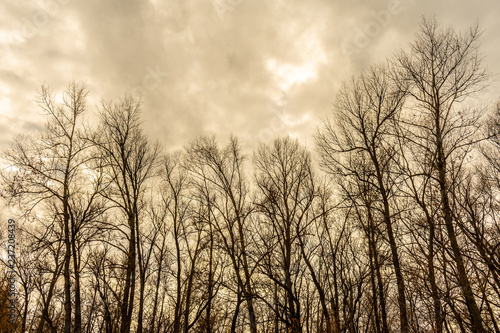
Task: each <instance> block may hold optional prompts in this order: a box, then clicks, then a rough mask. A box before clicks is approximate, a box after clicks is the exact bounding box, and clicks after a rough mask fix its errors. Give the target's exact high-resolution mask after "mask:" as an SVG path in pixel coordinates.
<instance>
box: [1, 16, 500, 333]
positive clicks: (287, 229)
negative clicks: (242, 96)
mask: <svg viewBox="0 0 500 333" xmlns="http://www.w3.org/2000/svg"><path fill="white" fill-rule="evenodd" d="M479 35H480V33H479V29H478V27H477V26H476V27H473V28H471V29H470V30H469V31H468V32H466V33H458V32H456V31H455V30H454V29H453V28H448V29H442V28H440V27H439V26H438V24H437V22H436V21H435V20H433V19H424V20H423V22H422V24H421V29H420V31H419V33H418V34H417V37H416V40H415V41H414V42H413V43H412V44H411V45H410V48H409V50H408V51H398V52H397V53H396V54H395V55H394V56H393V57H391V58H390V59H388V60H387V62H386V63H383V64H378V65H374V66H372V67H370V68H369V69H366V70H364V71H362V72H361V73H360V74H359V75H357V76H355V77H353V79H352V80H351V81H349V82H345V83H344V84H343V86H342V87H341V89H340V90H339V92H338V93H337V96H336V98H335V102H334V107H333V111H332V114H331V116H330V117H329V118H328V119H326V120H325V121H323V122H322V123H321V124H320V125H319V126H318V129H317V132H316V133H315V136H314V138H315V143H316V145H315V149H316V152H317V156H318V161H314V160H313V155H312V154H311V151H309V149H308V148H306V146H304V145H302V144H300V142H299V141H298V140H295V139H292V138H290V137H283V138H277V139H275V140H274V141H273V142H270V143H267V144H266V143H260V144H259V145H258V147H257V148H256V149H255V151H253V152H252V153H251V154H248V153H246V152H245V151H244V150H243V148H242V145H241V144H240V142H239V140H238V139H237V138H236V137H234V136H232V137H231V138H230V139H229V140H228V141H227V142H225V143H223V144H221V143H219V142H217V140H216V139H215V138H214V137H199V138H197V139H196V140H194V141H192V142H190V143H189V144H187V145H186V146H185V148H184V149H183V150H181V151H177V152H168V153H166V152H165V149H164V148H163V147H162V146H161V145H160V144H159V143H157V142H153V141H151V140H150V139H149V138H148V137H147V135H146V133H145V132H144V130H143V129H142V127H141V101H140V100H138V99H136V98H134V97H132V96H128V95H127V96H125V97H124V98H122V99H119V100H117V101H112V102H102V103H101V104H100V105H99V106H98V107H97V115H98V119H99V123H98V124H97V125H96V126H90V125H89V124H87V123H85V121H84V120H85V117H86V114H87V113H88V112H89V111H88V106H87V102H86V100H87V97H88V90H87V88H86V86H85V84H81V83H75V82H73V83H70V84H69V85H68V87H67V89H66V90H65V91H64V92H63V94H62V99H60V100H61V102H57V101H58V99H57V98H56V96H55V95H54V94H53V93H52V91H51V90H50V89H49V88H48V87H46V86H42V88H41V90H40V92H39V95H38V99H37V102H38V105H39V107H40V109H41V110H42V111H43V112H44V114H45V115H46V116H47V123H46V125H45V127H44V128H43V129H41V130H40V131H38V132H36V133H29V134H26V135H21V136H19V137H17V138H16V139H15V142H14V144H13V145H12V147H11V148H9V149H7V150H5V151H4V152H3V154H2V156H1V158H2V160H3V161H4V165H5V168H3V170H2V171H1V176H2V180H3V184H2V197H3V198H5V199H6V200H7V202H8V204H9V207H11V209H12V210H15V211H17V212H19V219H18V221H19V224H18V229H17V234H16V240H17V244H16V257H17V260H16V263H15V266H16V270H15V271H16V281H17V289H16V291H17V297H16V298H17V303H16V308H17V310H18V314H17V317H16V318H15V319H16V320H15V321H14V322H12V323H11V322H10V321H9V320H10V319H11V318H9V313H8V305H9V301H10V299H9V281H8V280H7V275H6V274H7V267H8V263H7V260H6V259H5V258H6V255H2V256H1V257H0V260H1V262H2V263H3V267H2V269H1V270H0V272H1V274H0V304H1V310H0V332H36V333H42V332H67V333H70V332H75V333H83V332H106V333H115V332H120V333H129V332H139V333H143V332H147V333H160V332H173V333H180V332H210V333H211V332H247V331H250V332H252V333H257V332H292V333H299V332H327V333H336V332H376V333H382V332H383V333H388V332H397V331H399V332H403V333H409V332H438V333H442V332H447V333H451V332H462V333H465V332H481V333H482V332H500V222H499V220H498V218H500V215H499V203H500V202H499V200H500V198H499V196H498V191H499V190H500V181H499V179H500V103H499V104H498V105H497V106H496V108H494V109H493V110H490V109H489V108H486V107H484V106H483V104H481V102H480V100H479V99H478V98H477V97H478V94H479V92H481V91H482V90H483V89H484V88H485V87H486V85H487V83H488V80H489V76H488V74H487V72H486V71H485V69H484V67H483V66H482V65H481V55H480V53H479V50H478V48H479V44H478V38H479ZM316 162H317V163H316ZM316 165H318V166H319V167H318V168H316V167H315V166H316ZM6 230H7V228H6V227H5V228H2V231H1V232H0V239H2V244H6V241H4V240H5V239H6V237H7V232H6ZM2 249H3V251H5V253H6V251H7V248H6V247H5V248H2Z"/></svg>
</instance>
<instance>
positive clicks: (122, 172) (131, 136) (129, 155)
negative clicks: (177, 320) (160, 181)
mask: <svg viewBox="0 0 500 333" xmlns="http://www.w3.org/2000/svg"><path fill="white" fill-rule="evenodd" d="M140 107H141V103H140V101H138V100H136V99H134V98H133V97H131V96H126V97H124V98H123V99H121V100H119V101H118V102H116V103H113V102H109V103H105V102H103V103H102V105H101V107H100V109H99V116H100V120H101V125H100V127H99V128H98V129H97V131H96V132H94V134H93V135H92V136H91V137H90V138H89V140H90V141H91V142H92V143H93V144H94V145H95V147H96V149H97V150H96V151H97V156H96V157H97V158H99V159H100V160H101V161H102V164H101V167H102V168H103V170H102V171H101V172H102V173H104V174H105V182H106V183H107V184H108V185H107V186H106V188H105V189H104V190H103V191H102V194H103V196H104V197H105V198H106V199H107V200H109V202H110V203H111V206H112V207H115V208H118V209H119V210H120V211H121V213H122V214H123V218H124V219H125V222H124V223H121V224H120V225H122V226H123V227H125V228H126V231H124V232H123V233H124V236H125V239H126V240H127V242H128V244H127V249H126V258H127V259H126V265H125V267H126V275H125V285H124V289H123V294H122V295H123V297H122V300H121V322H120V332H121V333H128V332H130V329H131V321H132V314H133V311H134V298H135V293H134V292H135V284H136V270H137V250H138V247H139V242H138V240H137V237H138V235H140V226H141V223H140V212H141V209H142V208H143V195H144V191H145V187H146V183H147V181H148V179H150V178H151V177H152V176H153V175H154V166H155V161H156V159H157V156H158V154H159V149H160V148H159V145H157V144H152V143H151V142H150V141H149V140H148V138H147V137H146V135H145V134H144V133H143V131H142V129H141V127H140V125H141V123H140ZM119 230H121V229H119ZM144 283H145V281H144V279H143V278H142V277H141V279H140V284H141V286H140V287H141V290H143V286H142V284H144ZM140 297H141V298H140V300H141V301H142V300H143V294H141V295H140ZM141 319H142V317H141V315H140V317H139V321H140V322H142V320H141ZM140 326H141V323H139V327H140Z"/></svg>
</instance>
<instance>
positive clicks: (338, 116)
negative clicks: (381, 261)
mask: <svg viewBox="0 0 500 333" xmlns="http://www.w3.org/2000/svg"><path fill="white" fill-rule="evenodd" d="M404 98H405V92H404V91H402V90H400V89H398V87H397V86H396V85H395V84H394V82H393V81H392V80H391V79H390V76H389V69H388V68H387V66H374V67H372V68H371V69H370V70H369V71H367V72H363V73H362V74H361V75H360V76H359V78H356V79H353V81H352V82H351V83H350V84H345V85H344V86H343V88H342V90H341V91H340V93H339V94H338V96H337V99H336V103H335V108H334V112H335V113H334V117H335V118H334V119H335V122H336V126H334V125H332V123H330V122H329V121H326V122H325V123H324V125H323V127H322V129H320V131H319V133H318V135H317V136H316V139H317V140H316V141H317V147H318V152H319V154H320V157H321V162H320V163H321V165H322V166H323V168H324V169H325V170H326V171H327V172H330V173H333V174H337V175H339V174H340V175H343V176H346V177H352V178H354V179H356V180H358V181H361V182H366V183H368V184H369V185H370V187H371V188H372V189H373V190H375V191H377V192H378V193H379V195H380V201H379V205H380V207H379V208H378V209H379V210H380V211H381V212H382V215H383V220H384V223H385V227H386V231H387V237H388V241H389V246H390V249H391V255H392V264H393V267H394V273H395V275H396V282H397V292H398V304H399V311H400V323H401V332H408V331H409V324H408V311H407V304H406V296H405V281H404V276H403V270H402V267H401V260H400V253H399V251H398V241H397V237H398V235H396V234H395V231H394V227H395V218H394V216H396V215H397V212H395V211H393V208H392V207H394V206H393V205H391V200H392V198H394V194H395V193H394V189H395V188H394V185H395V183H396V182H397V179H396V178H395V177H397V173H394V172H393V169H394V161H393V158H394V154H395V151H396V148H395V141H394V134H395V132H394V128H396V126H397V122H398V118H399V113H400V111H401V108H402V106H403V102H404ZM359 159H362V160H369V161H370V162H371V169H370V170H369V172H368V173H366V174H364V175H362V174H360V170H359V169H358V168H357V162H356V161H357V160H359ZM391 206H392V207H391Z"/></svg>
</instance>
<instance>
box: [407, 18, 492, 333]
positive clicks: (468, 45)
mask: <svg viewBox="0 0 500 333" xmlns="http://www.w3.org/2000/svg"><path fill="white" fill-rule="evenodd" d="M479 35H480V34H479V29H478V27H477V26H476V27H475V28H471V29H470V31H469V32H468V33H466V34H459V33H457V32H456V31H455V30H453V29H451V28H449V29H445V30H441V29H439V27H438V24H437V22H436V21H435V20H432V19H431V20H428V19H424V21H423V23H422V25H421V30H420V33H419V34H418V36H417V40H416V42H414V43H413V44H411V51H410V52H401V53H400V54H399V55H398V56H397V63H398V65H399V69H400V70H399V71H397V76H398V80H399V82H401V85H402V87H403V90H407V92H408V94H409V96H410V97H411V102H412V103H413V104H414V105H415V108H414V109H415V111H416V113H417V115H419V116H418V117H417V118H416V119H415V118H413V119H412V120H413V121H412V120H410V121H408V122H407V123H408V126H409V127H410V128H411V129H410V131H409V132H411V133H417V134H416V136H414V137H416V140H418V141H417V142H418V143H419V144H421V145H424V146H425V147H426V148H427V149H428V150H429V153H430V155H431V156H432V161H431V162H432V165H433V175H434V177H435V179H436V182H437V187H438V189H439V193H440V206H441V212H442V216H443V220H444V223H445V228H446V232H447V235H448V239H449V242H450V246H451V250H452V253H453V259H454V261H455V263H456V265H457V274H458V280H459V286H460V289H461V290H462V294H463V296H464V300H465V304H466V305H467V309H468V311H469V314H470V319H471V329H472V330H473V331H474V332H485V329H484V326H483V320H482V316H481V312H480V310H479V307H478V305H477V303H476V300H475V297H474V293H473V290H472V286H471V281H470V277H469V276H468V273H467V269H466V263H465V258H464V256H463V254H462V250H461V248H460V243H459V240H458V237H457V231H456V222H457V221H456V217H455V216H454V213H453V211H452V207H451V200H452V197H453V191H454V187H455V181H456V180H457V179H458V178H457V177H458V176H459V172H460V170H461V167H462V166H463V158H464V157H465V156H466V155H467V154H468V152H469V151H470V148H471V145H472V143H473V142H474V141H475V140H476V139H477V135H476V134H477V129H478V119H479V117H480V113H479V112H478V109H471V108H467V107H465V106H464V102H465V101H466V98H467V97H470V96H472V95H474V94H475V93H476V92H478V91H479V90H480V89H482V88H483V86H484V80H485V79H486V77H487V76H486V72H485V70H484V68H483V67H482V65H481V61H480V60H481V58H480V56H479V54H478V38H479ZM416 120H420V121H416Z"/></svg>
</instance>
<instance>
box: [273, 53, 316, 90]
mask: <svg viewBox="0 0 500 333" xmlns="http://www.w3.org/2000/svg"><path fill="white" fill-rule="evenodd" d="M267 69H268V70H269V71H270V72H271V73H272V74H273V75H274V77H275V79H276V81H277V82H278V85H279V87H280V88H281V89H282V90H287V89H288V88H289V87H290V86H292V85H293V84H295V83H304V82H306V81H307V80H309V79H311V78H315V77H316V68H315V66H314V65H312V64H304V65H302V66H292V65H289V64H277V63H276V60H274V59H271V60H269V61H268V62H267Z"/></svg>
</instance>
